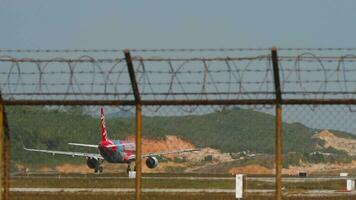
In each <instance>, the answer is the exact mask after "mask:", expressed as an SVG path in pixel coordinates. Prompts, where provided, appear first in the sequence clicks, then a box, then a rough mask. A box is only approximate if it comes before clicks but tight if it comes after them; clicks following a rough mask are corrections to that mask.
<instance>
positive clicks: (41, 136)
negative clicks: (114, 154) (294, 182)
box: [6, 106, 320, 164]
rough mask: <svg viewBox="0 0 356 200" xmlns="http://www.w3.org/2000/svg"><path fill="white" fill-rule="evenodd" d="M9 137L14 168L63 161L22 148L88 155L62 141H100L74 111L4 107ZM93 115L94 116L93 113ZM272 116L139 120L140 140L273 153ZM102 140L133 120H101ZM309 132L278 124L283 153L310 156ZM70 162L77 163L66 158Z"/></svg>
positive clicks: (236, 112)
mask: <svg viewBox="0 0 356 200" xmlns="http://www.w3.org/2000/svg"><path fill="white" fill-rule="evenodd" d="M6 109H7V113H8V118H9V123H10V130H11V135H12V143H11V145H12V146H11V151H12V155H13V156H12V160H13V161H15V162H19V163H38V164H41V163H51V164H58V163H61V162H64V161H67V160H68V158H67V157H65V156H58V157H56V158H55V159H49V158H48V155H43V154H38V153H32V152H25V151H24V150H23V149H22V146H23V145H22V142H21V141H23V143H24V144H25V146H26V147H30V148H42V149H57V150H72V151H73V150H76V151H88V150H92V151H93V152H96V151H95V150H93V149H88V148H84V149H80V147H79V148H78V147H73V146H69V145H67V143H68V142H80V143H89V144H96V143H98V141H99V140H100V129H99V128H100V126H99V118H95V117H92V116H90V115H88V114H86V113H85V112H84V110H83V109H81V108H79V107H71V108H69V109H66V110H51V109H46V108H42V107H19V106H18V107H11V106H9V107H6ZM98 115H99V114H98ZM274 119H275V118H274V116H272V115H270V114H266V113H263V112H257V111H253V110H249V109H242V108H234V109H231V110H225V111H221V112H214V113H209V114H205V115H190V116H178V117H177V116H175V117H147V116H146V117H144V118H143V136H144V137H151V138H163V137H164V136H165V135H168V134H169V135H172V134H174V135H178V136H179V137H181V138H183V139H185V140H188V141H190V142H192V143H193V144H195V145H197V146H201V147H205V146H209V147H212V148H217V149H220V150H222V151H223V152H240V151H243V150H250V151H251V152H256V153H266V154H273V153H274V134H275V133H274V131H275V128H274V125H275V120H274ZM106 125H107V129H108V135H109V137H110V138H112V139H119V138H120V139H123V138H124V137H126V136H128V135H132V134H134V131H135V120H134V118H127V117H126V118H108V117H107V119H106ZM313 134H314V133H313V130H312V129H310V128H308V127H305V126H304V125H302V124H299V123H294V124H287V123H284V124H283V144H284V149H283V150H284V153H287V152H300V153H305V152H311V151H313V150H314V146H315V143H317V142H320V141H317V140H315V139H314V140H312V139H311V136H312V135H313ZM71 160H72V161H73V162H82V161H76V160H78V159H71Z"/></svg>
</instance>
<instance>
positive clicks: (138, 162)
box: [124, 50, 142, 200]
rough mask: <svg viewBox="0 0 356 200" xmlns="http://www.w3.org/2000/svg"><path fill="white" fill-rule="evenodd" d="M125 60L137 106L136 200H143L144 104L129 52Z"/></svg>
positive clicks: (126, 52) (127, 51)
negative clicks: (142, 137)
mask: <svg viewBox="0 0 356 200" xmlns="http://www.w3.org/2000/svg"><path fill="white" fill-rule="evenodd" d="M124 53H125V59H126V64H127V69H128V72H129V75H130V80H131V86H132V91H133V94H134V97H135V105H136V137H135V138H136V160H135V169H136V179H135V199H136V200H140V199H141V172H142V166H141V161H142V151H141V149H142V148H141V130H142V103H141V97H140V92H139V89H138V85H137V81H136V75H135V69H134V66H133V63H132V58H131V55H130V51H129V50H125V51H124Z"/></svg>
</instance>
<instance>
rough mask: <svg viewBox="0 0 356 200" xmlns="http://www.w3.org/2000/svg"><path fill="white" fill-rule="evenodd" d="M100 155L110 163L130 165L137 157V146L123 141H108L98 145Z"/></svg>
mask: <svg viewBox="0 0 356 200" xmlns="http://www.w3.org/2000/svg"><path fill="white" fill-rule="evenodd" d="M98 149H99V153H100V155H101V156H102V157H103V158H104V159H105V160H106V161H107V162H110V163H128V162H131V161H132V158H133V157H134V156H135V144H134V143H130V142H127V141H123V140H107V141H103V142H101V143H99V145H98Z"/></svg>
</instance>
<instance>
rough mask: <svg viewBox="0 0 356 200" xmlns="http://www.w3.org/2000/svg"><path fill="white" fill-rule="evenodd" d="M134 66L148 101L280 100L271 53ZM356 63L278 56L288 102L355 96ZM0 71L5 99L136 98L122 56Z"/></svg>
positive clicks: (14, 61)
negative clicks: (290, 100) (275, 89)
mask: <svg viewBox="0 0 356 200" xmlns="http://www.w3.org/2000/svg"><path fill="white" fill-rule="evenodd" d="M319 49H320V48H319ZM132 60H133V62H134V66H135V72H136V77H137V81H138V85H139V89H140V93H141V95H142V99H144V100H181V99H186V100H209V99H214V100H215V99H223V100H225V99H227V100H229V99H274V98H275V93H274V79H273V71H272V66H271V65H272V64H271V58H270V56H269V55H268V54H261V55H253V56H241V57H239V56H226V57H224V56H221V57H191V58H186V57H185V58H167V57H144V56H134V57H132ZM355 61H356V56H355V55H351V54H346V55H340V56H332V55H331V56H324V55H322V56H319V55H317V54H315V53H310V52H301V53H300V54H296V55H292V56H280V57H279V63H280V72H279V73H280V76H281V88H282V94H283V98H303V99H328V98H355V95H356V78H355V77H356V76H355V75H356V66H354V64H353V63H354V62H355ZM0 66H1V68H0V87H1V90H2V93H3V95H4V98H8V99H9V98H13V99H53V98H55V99H58V98H59V99H98V100H100V99H105V100H127V99H133V96H132V88H131V82H130V79H129V75H128V71H127V66H126V62H125V60H124V59H123V58H96V57H93V56H88V55H85V56H80V57H78V58H73V57H72V58H63V57H55V58H53V59H52V58H50V59H48V58H47V59H37V58H16V57H11V56H0Z"/></svg>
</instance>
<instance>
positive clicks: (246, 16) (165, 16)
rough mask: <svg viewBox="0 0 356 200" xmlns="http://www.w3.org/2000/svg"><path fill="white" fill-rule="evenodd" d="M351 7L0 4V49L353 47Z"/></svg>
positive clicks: (299, 3) (68, 1) (327, 0)
mask: <svg viewBox="0 0 356 200" xmlns="http://www.w3.org/2000/svg"><path fill="white" fill-rule="evenodd" d="M355 9H356V1H355V0H338V1H337V0H293V1H292V0H268V1H266V0H248V1H247V0H246V1H242V0H220V1H218V0H215V1H211V0H193V1H192V0H176V1H168V0H146V1H142V0H137V1H132V0H131V1H119V0H105V1H99V0H58V1H53V0H0V27H1V29H0V49H125V48H131V49H137V48H138V49H141V48H142V49H145V48H148V49H155V48H269V47H272V46H277V47H289V48H298V47H324V48H325V47H356V45H355V41H356V40H355V38H356V26H355V19H356V12H355ZM320 115H321V114H320ZM351 116H353V117H354V118H355V117H356V116H355V115H351ZM302 121H303V119H302ZM304 121H305V120H304ZM346 128H347V127H346ZM341 129H345V127H341ZM352 131H354V130H352Z"/></svg>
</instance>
